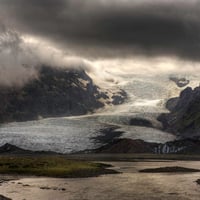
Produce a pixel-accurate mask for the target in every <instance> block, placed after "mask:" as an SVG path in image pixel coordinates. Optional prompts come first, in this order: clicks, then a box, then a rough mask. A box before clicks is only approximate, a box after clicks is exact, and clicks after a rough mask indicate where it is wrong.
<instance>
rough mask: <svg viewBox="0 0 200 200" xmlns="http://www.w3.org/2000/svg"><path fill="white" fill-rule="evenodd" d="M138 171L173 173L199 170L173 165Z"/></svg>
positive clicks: (197, 170)
mask: <svg viewBox="0 0 200 200" xmlns="http://www.w3.org/2000/svg"><path fill="white" fill-rule="evenodd" d="M139 172H144V173H174V172H200V170H199V169H191V168H185V167H177V166H175V167H160V168H150V169H143V170H140V171H139Z"/></svg>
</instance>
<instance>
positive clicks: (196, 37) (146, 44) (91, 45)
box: [0, 0, 200, 60]
mask: <svg viewBox="0 0 200 200" xmlns="http://www.w3.org/2000/svg"><path fill="white" fill-rule="evenodd" d="M0 13H1V14H0V19H1V21H3V22H4V23H5V24H6V25H8V26H11V27H13V28H14V29H16V30H18V31H20V32H22V33H23V34H29V35H32V36H37V37H41V38H45V39H47V40H49V41H51V42H52V43H54V44H55V45H56V46H58V47H59V48H62V49H63V50H64V51H70V52H72V54H74V55H77V56H85V57H88V58H102V57H119V56H120V57H129V56H133V55H136V54H139V55H150V56H152V55H153V56H154V55H155V56H157V55H158V56H159V55H161V56H163V55H164V56H177V57H179V58H181V59H188V60H199V59H200V1H197V0H191V1H184V0H174V1H171V0H163V1H161V0H150V1H148V0H140V1H139V0H135V1H132V0H109V1H105V0H56V1H55V0H42V1H41V0H9V1H8V0H1V1H0Z"/></svg>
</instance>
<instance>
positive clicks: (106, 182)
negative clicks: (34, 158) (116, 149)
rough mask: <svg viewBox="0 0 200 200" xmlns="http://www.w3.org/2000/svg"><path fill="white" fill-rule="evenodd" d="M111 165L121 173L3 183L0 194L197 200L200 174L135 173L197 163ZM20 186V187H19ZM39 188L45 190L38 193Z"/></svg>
mask: <svg viewBox="0 0 200 200" xmlns="http://www.w3.org/2000/svg"><path fill="white" fill-rule="evenodd" d="M111 164H113V165H114V168H115V169H118V170H119V171H121V172H123V173H122V174H115V175H103V176H100V177H95V178H83V179H55V178H23V179H21V180H18V181H14V182H13V181H11V182H8V183H4V184H3V185H2V186H1V187H0V194H3V195H5V196H8V197H11V198H13V200H18V199H29V200H38V199H42V200H56V199H58V200H61V199H63V200H116V199H119V200H144V199H146V200H199V197H200V186H199V185H197V184H196V183H195V180H197V179H198V178H200V173H167V174H164V173H158V174H157V173H156V174H151V173H149V174H146V173H138V170H140V169H143V168H149V167H161V166H182V167H190V168H197V169H200V162H193V161H187V162H182V161H179V162H176V161H175V162H174V161H172V162H112V163H111ZM12 182H13V183H12ZM19 182H20V183H22V184H18V183H19ZM23 185H24V186H23ZM41 187H43V188H44V187H46V188H48V189H40V188H41ZM56 188H57V189H58V190H56ZM59 188H64V189H65V190H64V191H62V190H59Z"/></svg>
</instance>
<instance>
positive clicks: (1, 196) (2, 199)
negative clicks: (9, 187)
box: [0, 195, 12, 200]
mask: <svg viewBox="0 0 200 200" xmlns="http://www.w3.org/2000/svg"><path fill="white" fill-rule="evenodd" d="M0 200H12V199H10V198H8V197H5V196H3V195H0Z"/></svg>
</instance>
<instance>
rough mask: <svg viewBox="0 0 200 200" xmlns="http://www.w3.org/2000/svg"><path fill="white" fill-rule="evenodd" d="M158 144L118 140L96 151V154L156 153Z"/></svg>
mask: <svg viewBox="0 0 200 200" xmlns="http://www.w3.org/2000/svg"><path fill="white" fill-rule="evenodd" d="M156 146H157V144H156V143H148V142H144V141H143V140H131V139H116V140H113V141H112V142H111V143H109V144H107V145H105V146H103V147H101V148H99V149H97V150H96V153H154V149H155V147H156Z"/></svg>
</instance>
